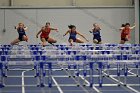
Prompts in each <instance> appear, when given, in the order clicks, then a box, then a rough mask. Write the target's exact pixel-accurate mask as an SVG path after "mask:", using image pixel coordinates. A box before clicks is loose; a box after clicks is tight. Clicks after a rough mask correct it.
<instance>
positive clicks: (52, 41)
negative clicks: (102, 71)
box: [48, 38, 57, 44]
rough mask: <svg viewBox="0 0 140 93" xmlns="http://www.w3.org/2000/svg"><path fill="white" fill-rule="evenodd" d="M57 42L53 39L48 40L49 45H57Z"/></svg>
mask: <svg viewBox="0 0 140 93" xmlns="http://www.w3.org/2000/svg"><path fill="white" fill-rule="evenodd" d="M56 42H57V41H56V40H54V39H52V38H48V43H51V44H52V43H56Z"/></svg>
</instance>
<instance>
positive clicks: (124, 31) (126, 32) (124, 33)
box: [120, 23, 135, 44]
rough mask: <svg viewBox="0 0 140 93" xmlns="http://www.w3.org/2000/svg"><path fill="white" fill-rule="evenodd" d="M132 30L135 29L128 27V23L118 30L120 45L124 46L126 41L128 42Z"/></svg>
mask: <svg viewBox="0 0 140 93" xmlns="http://www.w3.org/2000/svg"><path fill="white" fill-rule="evenodd" d="M134 28H135V26H133V27H130V24H129V23H126V24H125V25H123V26H122V27H121V28H120V31H121V41H120V44H125V42H126V41H129V40H130V36H131V31H132V29H134Z"/></svg>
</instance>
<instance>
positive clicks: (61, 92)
mask: <svg viewBox="0 0 140 93" xmlns="http://www.w3.org/2000/svg"><path fill="white" fill-rule="evenodd" d="M52 80H53V81H54V83H55V85H56V86H57V88H58V91H59V92H60V93H64V92H63V90H62V89H61V87H60V86H59V84H58V83H57V81H56V80H55V79H54V77H52Z"/></svg>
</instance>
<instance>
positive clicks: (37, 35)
mask: <svg viewBox="0 0 140 93" xmlns="http://www.w3.org/2000/svg"><path fill="white" fill-rule="evenodd" d="M41 32H42V29H41V30H40V31H39V32H38V33H37V34H36V38H38V35H39V34H40V33H41Z"/></svg>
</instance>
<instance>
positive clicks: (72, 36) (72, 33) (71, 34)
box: [69, 31, 77, 41]
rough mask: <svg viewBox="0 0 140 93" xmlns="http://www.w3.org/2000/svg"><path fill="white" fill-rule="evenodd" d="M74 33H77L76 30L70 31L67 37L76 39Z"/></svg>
mask: <svg viewBox="0 0 140 93" xmlns="http://www.w3.org/2000/svg"><path fill="white" fill-rule="evenodd" d="M76 35H77V32H76V31H75V32H72V31H70V37H69V39H72V40H73V41H75V40H76Z"/></svg>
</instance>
